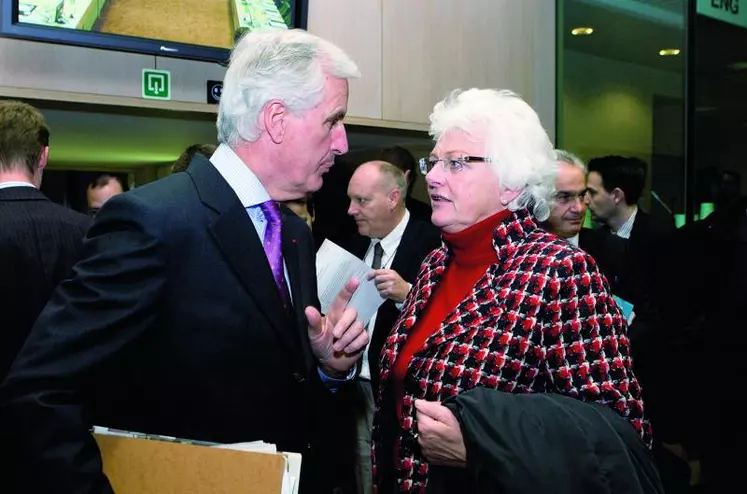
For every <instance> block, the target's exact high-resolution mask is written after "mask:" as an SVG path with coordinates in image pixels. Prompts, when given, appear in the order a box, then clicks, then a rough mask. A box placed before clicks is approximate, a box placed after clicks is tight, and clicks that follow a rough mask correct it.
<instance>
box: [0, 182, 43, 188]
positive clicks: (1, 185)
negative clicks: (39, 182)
mask: <svg viewBox="0 0 747 494" xmlns="http://www.w3.org/2000/svg"><path fill="white" fill-rule="evenodd" d="M11 187H33V188H34V189H35V188H36V186H35V185H34V184H32V183H29V182H20V181H13V182H0V189H9V188H11Z"/></svg>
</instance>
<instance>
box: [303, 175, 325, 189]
mask: <svg viewBox="0 0 747 494" xmlns="http://www.w3.org/2000/svg"><path fill="white" fill-rule="evenodd" d="M323 184H324V179H323V178H322V175H321V174H315V175H312V176H311V178H310V179H309V181H308V182H307V184H306V185H307V187H306V188H307V189H308V191H307V193H311V192H316V191H317V190H319V189H321V188H322V185H323Z"/></svg>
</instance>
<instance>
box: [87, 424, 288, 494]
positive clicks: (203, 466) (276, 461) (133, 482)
mask: <svg viewBox="0 0 747 494" xmlns="http://www.w3.org/2000/svg"><path fill="white" fill-rule="evenodd" d="M93 436H94V438H95V439H96V442H97V443H98V445H99V449H100V451H101V457H102V460H103V465H104V473H105V474H106V476H107V478H108V479H109V482H110V483H111V485H112V488H113V489H114V492H116V493H117V494H130V493H132V494H177V493H178V494H198V493H200V494H212V493H216V494H217V493H227V492H230V493H234V492H235V493H246V494H260V493H261V494H265V493H279V494H297V493H298V485H299V481H300V477H301V455H300V454H298V453H284V452H278V451H277V448H276V447H275V445H273V444H268V443H264V442H261V441H258V442H250V443H239V444H216V443H207V442H203V441H192V440H188V439H179V438H174V437H168V436H158V435H151V434H140V433H136V432H129V431H120V430H114V429H107V428H102V427H94V430H93Z"/></svg>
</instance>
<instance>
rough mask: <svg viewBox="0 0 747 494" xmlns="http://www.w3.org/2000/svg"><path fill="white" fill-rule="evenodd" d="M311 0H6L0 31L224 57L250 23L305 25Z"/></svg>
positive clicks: (0, 2) (0, 7)
mask: <svg viewBox="0 0 747 494" xmlns="http://www.w3.org/2000/svg"><path fill="white" fill-rule="evenodd" d="M308 1H309V0H0V36H7V37H14V38H22V39H31V40H36V41H47V42H52V43H62V44H71V45H78V46H87V47H93V48H103V49H110V50H121V51H128V52H135V53H144V54H152V55H163V56H171V57H179V58H190V59H197V60H209V61H218V62H222V61H225V60H226V59H227V58H228V55H229V52H230V49H231V48H232V47H233V44H234V40H235V39H236V37H237V36H238V34H240V33H242V32H244V31H247V30H250V31H252V30H259V29H290V28H302V29H305V28H306V18H307V14H308Z"/></svg>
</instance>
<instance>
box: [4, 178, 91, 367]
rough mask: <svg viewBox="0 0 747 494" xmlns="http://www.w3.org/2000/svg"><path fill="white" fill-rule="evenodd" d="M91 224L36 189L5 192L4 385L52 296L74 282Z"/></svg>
mask: <svg viewBox="0 0 747 494" xmlns="http://www.w3.org/2000/svg"><path fill="white" fill-rule="evenodd" d="M90 224H91V219H90V218H89V217H88V216H85V215H83V214H80V213H77V212H75V211H73V210H70V209H68V208H65V207H64V206H60V205H59V204H55V203H54V202H52V201H50V200H49V199H48V198H47V197H46V196H45V195H44V194H43V193H42V192H41V191H39V190H37V189H35V188H32V187H11V188H6V189H0V313H2V314H3V329H2V331H0V382H2V381H3V380H4V378H5V376H6V374H7V371H8V368H9V367H10V364H11V362H12V361H13V359H14V358H15V357H16V354H17V353H18V351H19V350H20V348H21V346H22V345H23V343H24V341H25V340H26V337H27V336H28V334H29V332H30V331H31V327H32V325H33V324H34V321H35V320H36V318H37V317H38V316H39V313H40V312H41V311H42V309H43V308H44V305H45V304H46V303H47V301H48V299H49V297H50V295H51V293H52V291H53V290H54V288H55V287H56V286H57V285H58V284H60V283H61V282H62V281H63V280H65V279H66V278H68V277H69V276H70V273H71V271H72V269H73V265H74V264H75V262H76V261H77V260H78V259H79V257H80V256H81V253H82V245H83V239H84V237H85V235H86V231H87V230H88V227H89V226H90Z"/></svg>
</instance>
